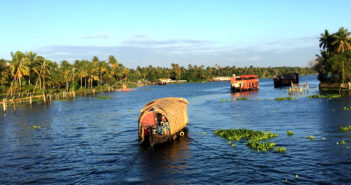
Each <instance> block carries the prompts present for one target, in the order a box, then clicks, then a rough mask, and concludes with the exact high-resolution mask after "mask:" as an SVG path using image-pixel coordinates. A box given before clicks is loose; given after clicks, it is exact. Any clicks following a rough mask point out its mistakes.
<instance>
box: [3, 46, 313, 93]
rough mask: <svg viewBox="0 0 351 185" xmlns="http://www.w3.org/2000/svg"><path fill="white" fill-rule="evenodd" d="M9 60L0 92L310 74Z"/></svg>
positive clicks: (27, 56)
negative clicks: (165, 79) (160, 79)
mask: <svg viewBox="0 0 351 185" xmlns="http://www.w3.org/2000/svg"><path fill="white" fill-rule="evenodd" d="M11 55H12V59H11V60H5V59H0V92H1V93H4V92H7V91H8V90H9V89H12V90H13V91H16V92H19V91H20V90H23V89H26V90H34V89H36V90H37V89H40V90H42V89H44V90H45V89H47V88H50V89H62V88H63V89H65V90H66V91H70V90H72V89H79V88H88V89H91V88H93V87H95V86H103V85H118V84H120V83H122V82H123V83H128V84H134V85H136V84H137V83H148V82H149V83H150V82H151V83H153V82H157V80H158V79H159V78H170V79H173V80H187V81H188V82H196V81H208V80H211V79H212V78H213V77H218V76H232V75H233V74H236V75H243V74H256V75H259V76H260V77H261V78H267V77H272V76H274V75H277V74H282V73H291V72H297V73H300V74H301V75H308V74H314V73H315V71H314V70H313V69H312V68H303V67H267V68H261V67H253V66H250V67H243V68H237V67H235V66H231V67H230V66H225V67H221V66H218V65H216V66H215V67H206V68H205V67H204V66H203V65H201V66H197V65H194V66H192V65H190V64H189V65H188V66H187V68H185V67H183V66H179V65H178V64H172V65H171V68H165V67H154V66H152V65H150V66H148V67H140V66H138V67H137V68H136V69H129V68H126V67H125V66H124V65H123V64H121V63H119V62H118V61H117V59H116V58H115V57H114V56H112V55H111V56H109V57H108V59H107V60H100V59H99V58H98V57H93V58H92V59H91V60H75V61H74V62H73V63H69V62H68V61H66V60H63V61H61V63H60V65H59V64H58V63H56V62H54V61H51V60H47V59H45V58H44V57H42V56H38V55H37V54H36V53H34V52H27V53H23V52H21V51H17V52H16V53H11Z"/></svg>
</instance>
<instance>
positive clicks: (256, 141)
mask: <svg viewBox="0 0 351 185" xmlns="http://www.w3.org/2000/svg"><path fill="white" fill-rule="evenodd" d="M213 134H214V135H217V136H220V137H223V138H225V139H228V140H229V141H233V140H235V141H239V140H241V139H246V140H247V143H245V145H246V146H248V147H250V148H252V149H255V150H257V151H269V150H271V149H273V148H274V147H275V143H273V142H260V141H262V140H267V139H269V138H272V137H278V134H276V133H272V132H270V131H265V132H263V131H255V130H249V129H226V130H223V129H219V130H216V131H214V133H213Z"/></svg>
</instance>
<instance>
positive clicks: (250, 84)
mask: <svg viewBox="0 0 351 185" xmlns="http://www.w3.org/2000/svg"><path fill="white" fill-rule="evenodd" d="M258 88H259V83H258V76H257V75H241V76H235V75H233V76H232V79H231V91H232V92H242V91H251V90H257V89H258Z"/></svg>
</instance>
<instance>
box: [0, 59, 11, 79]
mask: <svg viewBox="0 0 351 185" xmlns="http://www.w3.org/2000/svg"><path fill="white" fill-rule="evenodd" d="M9 77H10V68H9V66H8V65H7V61H6V60H4V59H0V85H5V84H7V83H8V82H9V80H10V78H9Z"/></svg>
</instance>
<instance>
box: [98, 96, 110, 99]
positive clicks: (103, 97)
mask: <svg viewBox="0 0 351 185" xmlns="http://www.w3.org/2000/svg"><path fill="white" fill-rule="evenodd" d="M111 98H112V97H110V96H99V97H96V99H97V100H107V99H111Z"/></svg>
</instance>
